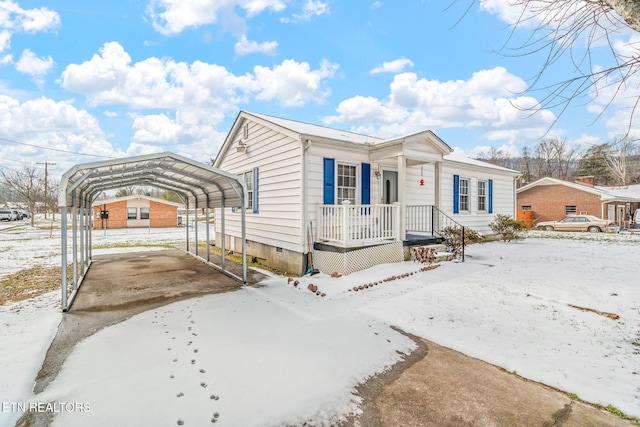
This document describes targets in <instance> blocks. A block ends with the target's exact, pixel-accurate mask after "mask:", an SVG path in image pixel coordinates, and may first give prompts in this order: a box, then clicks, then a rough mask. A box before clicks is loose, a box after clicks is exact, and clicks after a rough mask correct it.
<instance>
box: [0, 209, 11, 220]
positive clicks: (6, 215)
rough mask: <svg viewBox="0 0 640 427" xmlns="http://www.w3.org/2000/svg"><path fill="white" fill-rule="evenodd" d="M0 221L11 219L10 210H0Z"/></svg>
mask: <svg viewBox="0 0 640 427" xmlns="http://www.w3.org/2000/svg"><path fill="white" fill-rule="evenodd" d="M0 221H13V214H12V213H11V211H0Z"/></svg>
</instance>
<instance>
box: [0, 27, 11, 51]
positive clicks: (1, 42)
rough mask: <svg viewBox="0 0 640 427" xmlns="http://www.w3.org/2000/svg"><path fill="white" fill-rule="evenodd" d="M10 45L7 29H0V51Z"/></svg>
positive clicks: (9, 35)
mask: <svg viewBox="0 0 640 427" xmlns="http://www.w3.org/2000/svg"><path fill="white" fill-rule="evenodd" d="M10 46H11V33H10V32H9V31H7V30H2V31H0V52H4V51H5V50H7V49H9V47H10Z"/></svg>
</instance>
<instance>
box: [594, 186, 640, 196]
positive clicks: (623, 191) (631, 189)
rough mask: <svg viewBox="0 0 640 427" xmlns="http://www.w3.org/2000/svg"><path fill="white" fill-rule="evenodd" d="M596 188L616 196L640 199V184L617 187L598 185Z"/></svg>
mask: <svg viewBox="0 0 640 427" xmlns="http://www.w3.org/2000/svg"><path fill="white" fill-rule="evenodd" d="M595 188H597V189H599V190H601V191H604V192H606V193H608V194H611V195H612V196H615V197H616V198H628V199H640V184H635V185H621V186H616V187H603V186H596V187H595Z"/></svg>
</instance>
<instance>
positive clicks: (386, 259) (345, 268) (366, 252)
mask: <svg viewBox="0 0 640 427" xmlns="http://www.w3.org/2000/svg"><path fill="white" fill-rule="evenodd" d="M314 247H315V251H314V253H313V255H314V264H315V267H316V268H317V269H318V270H320V271H321V272H322V273H325V274H332V273H339V274H341V275H343V276H346V275H348V274H351V273H355V272H356V271H360V270H365V269H367V268H370V267H373V266H374V265H378V264H386V263H392V262H402V261H404V250H403V247H402V242H401V241H397V242H391V243H385V244H381V245H375V246H367V247H360V248H340V247H335V246H329V245H324V244H316V245H315V246H314Z"/></svg>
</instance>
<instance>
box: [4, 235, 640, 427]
mask: <svg viewBox="0 0 640 427" xmlns="http://www.w3.org/2000/svg"><path fill="white" fill-rule="evenodd" d="M531 234H532V235H534V236H537V237H538V238H528V239H526V240H524V241H520V242H513V243H503V242H493V243H487V244H482V245H474V246H471V247H469V248H468V251H467V254H468V257H467V260H466V262H464V263H458V262H444V263H442V264H441V266H440V267H439V268H435V269H433V270H429V271H419V270H420V268H421V267H422V266H421V265H420V264H414V263H412V262H406V263H398V264H387V265H381V266H377V267H374V268H371V269H369V270H366V271H363V272H359V273H355V274H352V275H349V276H347V277H340V278H331V277H329V276H326V275H316V276H313V277H304V278H301V279H298V283H297V286H294V284H295V282H293V281H292V282H290V283H289V282H288V280H287V278H283V277H271V278H268V279H266V280H265V281H264V282H263V283H262V285H263V286H262V287H259V288H248V287H247V288H243V289H241V290H239V291H237V292H232V293H228V294H222V295H211V296H206V297H200V298H194V299H191V300H188V301H182V302H178V303H174V304H170V305H167V306H165V307H162V308H160V309H156V310H152V311H149V312H146V313H142V314H140V315H137V316H135V317H133V318H131V319H130V320H128V321H125V322H123V323H120V324H118V325H115V326H112V327H109V328H106V329H104V330H102V331H100V332H98V333H97V334H95V335H93V336H91V337H89V338H87V339H85V340H84V341H83V342H81V343H80V344H79V345H78V346H77V347H76V349H75V350H74V351H73V353H72V354H71V356H70V357H69V358H68V359H67V361H66V363H65V365H64V366H63V368H62V371H61V373H60V374H59V375H58V377H57V379H56V380H55V381H54V382H53V383H52V384H51V385H50V386H49V387H48V389H47V390H46V391H45V392H44V393H42V394H40V395H38V396H35V397H34V396H31V395H30V392H29V390H30V387H31V385H32V381H33V374H34V372H37V370H38V369H39V363H40V362H41V360H42V357H43V356H44V353H43V352H42V349H43V348H45V350H46V345H44V344H46V343H47V340H50V336H51V333H50V331H52V330H55V325H56V322H57V321H58V319H59V317H56V316H59V315H54V309H53V308H52V307H51V304H48V303H46V301H49V300H47V298H51V296H46V297H41V298H42V300H43V301H44V302H43V303H42V307H41V308H40V311H38V310H31V309H30V310H23V312H22V314H20V315H19V316H20V322H17V321H16V320H15V316H18V314H16V313H15V311H14V310H13V308H12V307H3V308H2V310H0V323H2V324H3V325H7V326H8V327H3V333H4V334H6V336H13V335H15V334H20V333H22V334H23V335H24V337H29V336H31V335H32V334H35V333H36V332H35V329H42V330H38V331H37V333H38V334H39V337H38V338H37V339H36V340H32V341H31V343H28V342H27V340H26V339H25V340H24V341H23V342H24V343H25V344H23V345H22V346H21V347H22V350H24V351H23V352H22V353H27V354H28V353H32V354H33V355H35V356H33V357H26V356H25V357H23V358H24V359H25V360H28V362H27V361H25V362H24V364H26V365H28V364H33V365H34V366H33V367H31V369H28V368H27V367H26V366H23V367H21V368H20V369H24V373H21V374H20V375H18V374H15V375H14V374H10V375H7V374H6V371H5V370H4V369H3V370H2V373H1V374H0V378H1V379H2V383H0V394H1V395H2V396H3V400H4V401H9V402H25V401H29V399H31V400H32V401H35V402H53V401H56V402H71V403H80V404H83V406H82V407H81V409H86V408H87V407H88V408H89V409H90V410H89V412H86V411H84V412H82V411H80V410H74V411H73V412H66V411H62V412H61V413H59V414H57V415H56V418H55V425H57V426H84V425H93V426H111V425H177V424H178V423H179V422H182V423H183V424H184V425H185V426H189V425H208V424H209V423H211V422H212V421H214V420H215V421H216V422H217V423H219V424H220V425H230V426H235V425H243V426H263V425H287V424H288V425H291V424H296V425H297V424H301V423H303V422H305V421H311V423H312V424H315V425H322V424H323V423H324V424H327V425H328V424H330V423H332V422H335V421H336V420H339V419H342V418H343V417H344V416H345V415H346V414H348V413H350V412H357V410H358V409H357V405H358V397H357V396H354V394H353V390H354V387H355V386H356V385H357V384H359V383H361V382H363V381H365V380H366V378H368V377H369V376H371V375H374V374H376V373H378V372H380V371H382V370H384V369H386V368H387V367H389V366H391V365H392V364H393V363H395V362H396V361H397V360H398V358H399V357H400V355H399V354H398V353H397V351H399V352H401V353H405V352H407V351H410V350H411V349H412V348H413V343H412V342H411V341H410V340H408V339H407V338H405V337H404V336H402V335H401V334H399V333H397V332H395V331H393V330H392V329H391V328H390V326H391V325H395V326H398V327H400V328H402V329H404V330H405V331H407V332H411V333H413V334H416V335H418V336H422V337H424V338H427V339H430V340H432V341H434V342H437V343H438V344H441V345H444V346H447V347H450V348H453V349H455V350H458V351H461V352H463V353H465V354H468V355H470V356H473V357H477V358H480V359H482V360H485V361H487V362H490V363H493V364H496V365H498V366H502V367H504V368H505V369H507V370H508V371H515V372H517V373H518V374H519V375H522V376H524V377H526V378H530V379H533V380H536V381H540V382H543V383H545V384H548V385H551V386H553V387H557V388H559V389H561V390H564V391H566V392H570V393H575V394H577V395H578V397H579V398H581V399H583V400H586V401H589V402H593V403H597V404H600V405H603V406H607V405H609V404H611V405H613V406H614V407H616V408H618V409H619V410H621V411H622V412H624V413H626V414H628V415H633V416H640V389H639V386H640V354H639V353H640V285H638V283H639V281H638V262H637V260H638V259H640V236H637V235H631V234H622V233H621V234H616V235H605V234H578V233H575V234H561V233H554V234H553V236H555V237H559V236H560V237H562V236H564V237H565V238H562V239H558V238H542V237H544V236H545V235H548V233H542V232H534V233H531ZM132 235H134V236H135V234H132ZM179 236H181V237H182V238H183V236H184V233H183V234H180V235H179ZM95 237H97V235H96V236H95ZM119 238H120V237H119ZM121 238H122V239H123V240H125V241H126V240H127V239H134V238H133V237H131V235H130V236H129V237H121ZM0 239H2V236H1V234H0ZM135 239H137V237H135ZM95 240H96V239H95V238H94V244H95ZM3 243H4V242H3V241H2V240H0V244H3ZM94 253H96V252H94ZM58 259H59V258H58ZM411 273H413V274H411ZM394 276H395V279H393V278H394ZM398 276H403V277H400V278H398ZM384 279H387V280H386V281H384ZM389 279H391V280H389ZM376 282H377V285H376V284H375V283H376ZM309 284H314V285H316V286H318V289H319V291H320V292H321V293H325V294H326V296H325V297H321V296H317V295H316V294H315V293H312V292H310V291H309V290H308V289H307V286H308V285H309ZM369 284H373V286H371V287H369V288H367V289H364V290H358V291H357V292H356V291H354V290H353V288H354V287H357V286H360V285H369ZM32 306H33V307H36V305H35V302H33V303H32ZM585 309H588V310H585ZM607 313H610V314H612V315H613V314H615V315H618V316H619V318H618V319H612V318H611V317H615V316H609V317H608V316H607V315H606V314H607ZM48 316H51V318H49V317H48ZM29 324H33V325H40V328H27V327H25V325H29ZM21 328H24V330H23V329H21ZM46 331H49V332H46ZM34 341H36V342H37V344H36V343H34ZM18 342H20V341H18V339H16V342H15V344H14V345H16V346H19V344H17V343H18ZM3 343H4V337H3ZM2 348H3V349H4V348H5V347H4V344H3V347H2ZM12 363H15V356H14V355H13V353H12V352H9V351H2V352H0V365H1V366H3V367H6V366H12ZM21 372H22V371H21ZM5 377H8V378H7V379H5ZM8 380H11V381H12V384H16V383H20V384H17V385H15V386H14V387H13V389H11V390H9V389H8V388H6V387H5V384H7V383H8ZM15 390H20V391H19V392H18V391H15ZM6 391H10V394H8V396H9V397H10V399H8V400H5V399H6V398H5V397H4V396H7V394H5V392H6ZM17 415H19V414H15V413H0V417H7V416H9V417H11V418H12V419H14V420H15V419H17ZM2 421H3V420H2V418H0V424H2Z"/></svg>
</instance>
